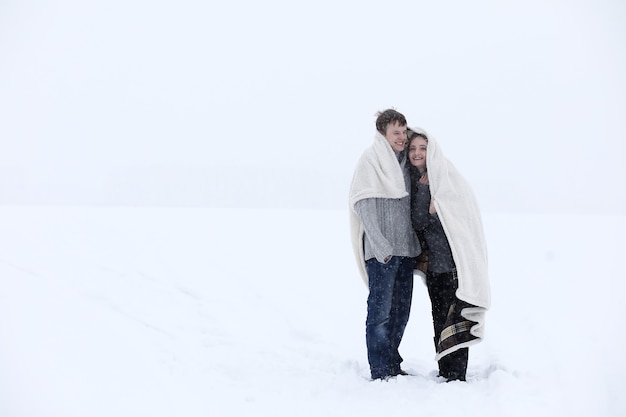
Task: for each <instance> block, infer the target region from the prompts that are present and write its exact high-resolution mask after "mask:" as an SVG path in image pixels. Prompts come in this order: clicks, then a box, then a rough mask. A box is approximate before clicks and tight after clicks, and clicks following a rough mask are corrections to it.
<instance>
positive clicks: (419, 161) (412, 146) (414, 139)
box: [409, 132, 428, 173]
mask: <svg viewBox="0 0 626 417" xmlns="http://www.w3.org/2000/svg"><path fill="white" fill-rule="evenodd" d="M427 149H428V138H427V137H426V135H424V134H422V133H417V132H414V133H413V135H412V136H411V139H409V162H411V165H413V166H414V167H415V168H417V170H418V171H419V172H420V173H424V172H426V150H427Z"/></svg>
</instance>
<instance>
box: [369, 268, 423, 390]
mask: <svg viewBox="0 0 626 417" xmlns="http://www.w3.org/2000/svg"><path fill="white" fill-rule="evenodd" d="M365 267H366V269H367V275H368V279H369V290H370V292H369V296H368V298H367V321H366V323H365V325H366V331H365V339H366V342H367V358H368V361H369V364H370V371H371V373H372V379H377V378H384V377H387V376H393V375H398V374H399V373H400V363H401V362H402V357H401V356H400V353H399V352H398V347H399V346H400V342H401V341H402V336H403V335H404V329H405V328H406V324H407V322H408V321H409V313H410V312H411V299H412V296H413V258H407V257H402V256H394V257H392V258H391V259H390V260H389V262H387V263H386V264H382V263H380V262H378V261H377V260H376V259H375V258H372V259H369V260H368V261H366V263H365Z"/></svg>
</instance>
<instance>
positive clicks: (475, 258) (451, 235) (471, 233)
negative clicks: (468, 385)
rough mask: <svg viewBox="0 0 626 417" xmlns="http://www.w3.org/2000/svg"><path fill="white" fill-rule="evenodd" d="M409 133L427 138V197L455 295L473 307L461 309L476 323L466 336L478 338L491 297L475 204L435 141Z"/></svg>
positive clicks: (485, 257) (481, 333)
mask: <svg viewBox="0 0 626 417" xmlns="http://www.w3.org/2000/svg"><path fill="white" fill-rule="evenodd" d="M411 130H413V131H415V132H421V133H424V134H425V135H426V137H427V138H428V149H427V157H426V165H427V170H428V181H429V182H430V193H431V195H432V197H433V198H434V204H435V208H436V210H437V214H438V215H439V219H440V221H441V224H442V225H443V229H444V231H445V233H446V236H447V238H448V242H449V243H450V248H451V249H452V256H453V258H454V262H455V264H456V268H457V276H458V279H459V288H458V290H457V292H456V295H457V297H458V298H459V299H460V300H463V301H465V302H467V303H469V304H472V305H473V306H475V307H473V308H465V309H464V310H463V311H462V312H461V315H462V316H463V317H465V318H466V319H468V320H471V321H473V322H476V323H477V324H476V325H474V326H473V327H472V329H471V331H470V333H471V334H472V335H474V336H476V337H478V338H482V337H483V333H484V321H485V311H486V310H487V309H488V308H489V307H490V305H491V295H490V289H489V278H488V265H487V244H486V241H485V235H484V232H483V225H482V220H481V215H480V209H479V207H478V203H477V201H476V198H475V197H474V193H473V192H472V189H471V188H470V186H469V184H468V183H467V182H466V181H465V179H464V178H463V176H462V175H461V174H460V173H459V172H458V171H457V169H456V168H455V167H454V165H452V163H451V162H450V161H448V160H447V159H446V158H445V156H444V155H443V152H442V151H441V148H440V147H439V145H438V144H437V141H436V140H435V139H433V137H432V136H430V135H428V134H427V133H426V132H424V130H422V129H419V128H411ZM479 340H480V339H478V340H476V341H474V343H475V342H478V341H479ZM461 347H464V346H457V347H456V348H455V349H454V350H456V349H458V348H461ZM447 353H450V351H446V352H442V353H441V354H440V355H438V358H440V357H441V356H443V355H445V354H447Z"/></svg>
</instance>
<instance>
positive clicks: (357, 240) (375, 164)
mask: <svg viewBox="0 0 626 417" xmlns="http://www.w3.org/2000/svg"><path fill="white" fill-rule="evenodd" d="M407 195H408V192H407V191H406V185H405V183H404V174H403V173H402V169H401V168H400V164H398V159H397V158H396V154H395V152H394V151H393V149H391V145H390V144H389V142H388V141H387V139H385V137H384V136H383V135H381V134H380V133H377V134H376V136H375V137H374V144H373V145H372V146H371V147H369V148H368V149H366V150H365V152H363V155H362V156H361V158H360V159H359V161H358V162H357V166H356V169H355V171H354V176H353V178H352V185H351V186H350V194H349V203H350V237H351V240H352V249H353V250H354V255H355V257H356V259H357V265H358V267H359V272H360V273H361V278H363V281H364V282H365V285H368V279H367V271H366V270H365V251H364V248H363V235H364V230H363V226H362V225H361V222H360V221H359V217H358V216H357V215H356V212H355V211H354V206H355V204H356V203H357V202H358V201H360V200H364V199H366V198H394V199H397V198H402V197H406V196H407Z"/></svg>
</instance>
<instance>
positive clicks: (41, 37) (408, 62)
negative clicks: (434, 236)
mask: <svg viewBox="0 0 626 417" xmlns="http://www.w3.org/2000/svg"><path fill="white" fill-rule="evenodd" d="M624 22H626V3H625V2H622V1H619V0H614V1H608V0H588V1H550V0H541V1H539V0H531V1H528V0H526V1H506V2H503V1H495V0H493V1H485V0H479V1H473V2H466V1H446V2H434V1H386V2H382V1H377V2H372V1H367V0H365V1H356V0H353V1H337V0H333V1H330V0H316V1H310V2H293V1H276V0H266V1H263V2H257V1H253V0H243V1H229V2H224V1H219V2H217V1H200V0H196V1H193V0H177V1H154V0H152V1H147V0H145V1H144V0H123V1H122V0H120V1H117V0H106V1H104V0H102V1H100V0H95V1H89V2H85V1H79V0H75V1H69V0H56V1H53V0H41V1H32V2H31V1H17V0H2V1H0V141H1V142H0V144H1V149H0V204H2V203H7V204H23V203H34V204H50V203H54V204H59V203H61V204H131V205H145V204H163V205H200V206H208V207H235V206H238V207H311V208H345V207H346V204H347V192H348V187H349V183H350V180H351V177H352V172H353V169H354V166H355V163H356V160H357V159H358V157H359V155H360V154H361V153H362V152H363V150H364V149H365V148H366V147H368V146H369V145H370V144H371V143H372V139H373V136H374V133H375V132H374V120H375V117H374V115H375V113H376V112H377V111H378V110H382V109H385V108H388V107H395V108H396V109H397V110H399V111H401V112H402V113H404V114H405V115H406V116H407V118H408V120H409V125H411V126H421V127H423V128H424V129H426V130H427V131H428V132H429V133H430V134H431V135H433V136H434V137H436V138H437V139H438V141H439V143H440V144H441V146H442V148H443V151H444V153H445V154H446V155H447V156H448V158H449V159H451V160H452V161H453V162H454V163H455V165H457V167H458V168H459V169H460V170H461V172H463V173H464V174H465V176H466V177H467V178H468V180H469V181H470V183H471V184H472V185H473V186H474V189H475V191H476V194H477V196H478V198H479V202H480V204H481V206H482V207H483V208H484V209H485V210H489V211H551V212H554V211H556V212H570V211H601V212H609V213H615V212H618V213H626V25H625V24H624Z"/></svg>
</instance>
